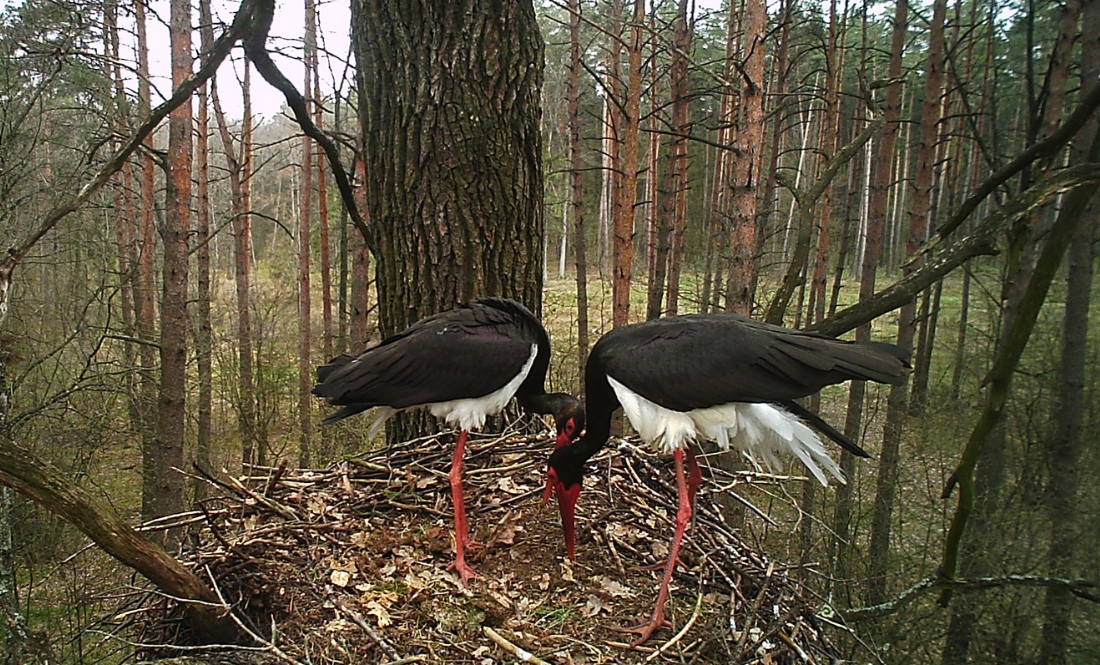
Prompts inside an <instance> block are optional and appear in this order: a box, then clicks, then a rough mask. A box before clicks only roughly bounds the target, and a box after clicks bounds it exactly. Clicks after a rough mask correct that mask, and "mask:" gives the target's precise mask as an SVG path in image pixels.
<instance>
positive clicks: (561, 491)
mask: <svg viewBox="0 0 1100 665" xmlns="http://www.w3.org/2000/svg"><path fill="white" fill-rule="evenodd" d="M547 490H549V487H547ZM554 491H555V492H556V493H557V495H558V512H560V513H561V529H562V532H563V533H564V534H565V551H566V553H568V554H569V559H570V560H571V561H576V560H577V529H576V521H575V519H574V515H575V514H576V508H577V498H578V497H580V495H581V486H580V484H577V485H574V486H572V487H570V488H568V489H566V488H565V486H564V485H562V484H561V483H558V484H557V486H556V487H554ZM547 498H549V497H547Z"/></svg>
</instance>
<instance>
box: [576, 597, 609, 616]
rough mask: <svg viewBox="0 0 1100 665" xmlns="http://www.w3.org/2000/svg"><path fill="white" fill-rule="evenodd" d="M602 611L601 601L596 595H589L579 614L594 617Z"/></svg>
mask: <svg viewBox="0 0 1100 665" xmlns="http://www.w3.org/2000/svg"><path fill="white" fill-rule="evenodd" d="M602 611H604V606H603V601H601V600H600V597H599V596H596V595H592V596H589V597H588V600H586V601H585V603H584V607H582V608H581V614H583V615H584V616H586V617H594V616H596V615H597V614H599V613H600V612H602Z"/></svg>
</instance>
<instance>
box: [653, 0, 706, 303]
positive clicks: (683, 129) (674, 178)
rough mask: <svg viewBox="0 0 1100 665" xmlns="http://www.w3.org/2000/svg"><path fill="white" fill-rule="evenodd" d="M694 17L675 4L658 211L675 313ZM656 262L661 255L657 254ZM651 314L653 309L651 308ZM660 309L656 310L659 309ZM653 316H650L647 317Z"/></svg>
mask: <svg viewBox="0 0 1100 665" xmlns="http://www.w3.org/2000/svg"><path fill="white" fill-rule="evenodd" d="M693 18H694V17H690V16H688V3H687V0H680V2H679V3H678V4H677V10H676V18H675V19H674V20H673V23H672V29H673V31H674V34H673V46H674V49H673V51H672V69H671V72H670V76H671V77H672V131H673V133H674V134H675V136H673V137H672V138H671V139H670V141H669V149H668V166H667V167H666V169H667V171H666V172H665V191H664V192H662V208H661V215H662V216H665V217H666V219H667V221H666V223H667V224H668V228H669V233H670V238H669V246H668V254H667V256H666V258H665V262H667V264H668V296H667V306H666V307H665V311H666V312H667V313H668V314H670V315H676V314H677V313H678V312H679V308H680V274H681V270H682V268H683V254H684V230H685V228H686V227H687V196H688V175H689V174H688V139H689V137H690V135H691V99H690V98H691V79H690V78H689V77H688V56H689V55H690V54H691V38H692V35H693V34H694V32H695V21H694V20H693ZM657 260H658V263H660V262H661V258H660V257H658V259H657ZM649 313H650V314H652V313H653V312H652V311H650V312H649ZM658 313H659V312H658ZM650 318H652V317H650Z"/></svg>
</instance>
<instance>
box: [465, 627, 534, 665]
mask: <svg viewBox="0 0 1100 665" xmlns="http://www.w3.org/2000/svg"><path fill="white" fill-rule="evenodd" d="M481 628H482V630H484V631H485V634H486V635H488V636H489V639H491V640H492V641H494V642H496V643H497V644H498V645H500V646H501V647H503V648H504V650H505V651H507V652H508V653H510V654H512V655H513V656H515V657H516V658H519V659H520V660H521V661H523V662H525V663H534V665H550V663H548V662H546V661H545V660H543V659H541V658H539V657H538V656H536V655H535V654H533V653H531V652H530V651H527V650H525V649H523V648H522V647H518V646H516V645H515V644H512V643H511V642H509V641H508V640H506V639H504V637H503V636H502V635H501V634H500V633H498V632H497V631H495V630H493V629H492V628H490V627H488V626H482V627H481Z"/></svg>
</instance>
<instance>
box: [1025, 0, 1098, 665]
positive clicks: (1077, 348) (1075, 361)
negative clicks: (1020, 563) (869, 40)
mask: <svg viewBox="0 0 1100 665" xmlns="http://www.w3.org/2000/svg"><path fill="white" fill-rule="evenodd" d="M1071 4H1076V3H1075V2H1073V0H1071ZM1081 5H1082V7H1081V19H1082V31H1081V34H1082V44H1081V58H1082V59H1081V81H1082V83H1083V84H1084V85H1089V84H1090V83H1091V84H1092V85H1097V84H1098V80H1100V65H1098V63H1097V59H1098V58H1100V2H1097V1H1096V0H1086V1H1085V2H1083V3H1081ZM1067 13H1069V11H1068V5H1067ZM1066 27H1067V26H1066V24H1065V23H1063V31H1062V35H1061V36H1065V34H1066V32H1069V34H1070V42H1071V43H1072V35H1073V34H1075V33H1076V21H1074V22H1073V24H1072V25H1069V26H1068V30H1067V29H1066ZM1090 124H1091V125H1092V126H1091V127H1090V128H1089V129H1088V130H1087V131H1091V132H1092V133H1094V134H1095V133H1096V131H1097V129H1096V124H1097V123H1096V120H1095V119H1094V120H1093V122H1092V123H1090ZM1098 223H1100V201H1097V198H1096V196H1095V195H1094V196H1093V199H1092V201H1091V202H1090V203H1089V204H1088V207H1087V208H1086V209H1085V212H1084V213H1083V218H1082V219H1081V221H1080V222H1079V223H1078V227H1077V230H1076V232H1075V233H1074V237H1073V241H1072V244H1071V245H1070V247H1071V249H1070V251H1069V272H1068V274H1067V276H1066V307H1065V319H1064V322H1063V330H1064V334H1063V341H1062V358H1061V369H1060V372H1059V374H1060V377H1059V379H1060V381H1059V388H1058V401H1057V402H1056V404H1055V414H1054V422H1055V423H1056V430H1055V434H1054V437H1053V438H1052V439H1051V440H1050V443H1049V444H1048V449H1047V450H1046V451H1045V452H1046V459H1047V465H1048V468H1049V474H1050V475H1049V478H1048V479H1047V487H1046V509H1047V516H1048V518H1049V520H1050V544H1049V548H1048V550H1047V566H1048V568H1049V570H1048V572H1049V573H1050V574H1052V575H1063V574H1065V575H1067V576H1068V575H1070V574H1071V573H1072V572H1073V567H1074V561H1075V559H1076V557H1077V556H1078V555H1079V553H1080V551H1081V545H1080V520H1079V518H1078V512H1079V511H1078V509H1077V506H1078V502H1079V496H1078V495H1079V492H1080V488H1081V480H1082V477H1083V474H1082V472H1081V471H1082V470H1081V469H1080V468H1079V460H1080V459H1081V456H1082V454H1083V452H1084V450H1085V446H1086V438H1085V436H1084V431H1083V425H1084V419H1085V412H1086V410H1087V403H1086V401H1085V397H1086V395H1087V392H1086V388H1087V384H1086V378H1087V377H1086V372H1087V368H1088V363H1089V357H1088V335H1089V304H1090V299H1091V295H1092V277H1093V263H1094V261H1095V258H1096V244H1095V243H1096V228H1097V225H1098ZM1073 603H1074V599H1073V596H1072V594H1071V593H1070V591H1069V590H1068V589H1064V588H1058V587H1048V588H1047V591H1046V598H1045V599H1044V608H1043V632H1042V636H1041V640H1040V648H1039V659H1038V661H1037V662H1038V663H1039V665H1054V664H1055V663H1066V662H1070V661H1072V660H1073V659H1072V658H1071V657H1070V654H1069V634H1070V627H1071V623H1072V616H1073V615H1072V612H1073Z"/></svg>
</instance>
